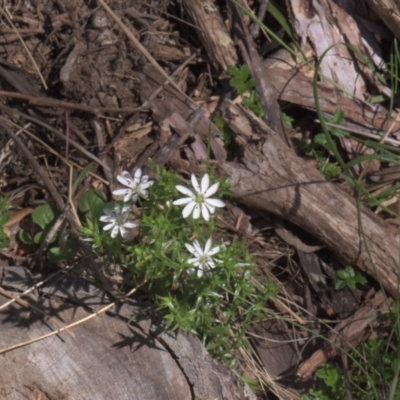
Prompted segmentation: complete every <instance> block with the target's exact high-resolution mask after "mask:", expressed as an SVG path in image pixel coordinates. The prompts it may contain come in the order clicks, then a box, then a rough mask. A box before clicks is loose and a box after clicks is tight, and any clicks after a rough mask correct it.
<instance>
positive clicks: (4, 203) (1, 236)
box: [0, 197, 10, 249]
mask: <svg viewBox="0 0 400 400" xmlns="http://www.w3.org/2000/svg"><path fill="white" fill-rule="evenodd" d="M9 209H10V204H9V201H8V200H7V199H5V198H3V197H1V198H0V249H4V248H7V247H8V246H9V245H10V240H9V239H8V236H7V235H6V233H5V232H4V225H5V224H6V222H7V221H8V217H9V214H10V212H9Z"/></svg>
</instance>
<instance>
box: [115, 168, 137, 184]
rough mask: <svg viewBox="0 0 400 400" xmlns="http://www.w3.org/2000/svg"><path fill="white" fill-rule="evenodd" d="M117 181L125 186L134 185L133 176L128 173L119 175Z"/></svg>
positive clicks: (123, 172)
mask: <svg viewBox="0 0 400 400" xmlns="http://www.w3.org/2000/svg"><path fill="white" fill-rule="evenodd" d="M117 179H118V182H120V183H122V184H123V185H125V186H131V185H132V183H133V179H132V176H131V174H130V173H129V172H128V171H122V174H121V175H118V176H117Z"/></svg>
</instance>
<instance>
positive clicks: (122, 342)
mask: <svg viewBox="0 0 400 400" xmlns="http://www.w3.org/2000/svg"><path fill="white" fill-rule="evenodd" d="M0 278H1V287H2V288H4V289H7V290H9V291H13V293H14V294H15V295H18V293H19V292H20V291H22V290H26V289H27V288H29V287H30V286H31V285H33V284H35V283H37V282H38V281H40V280H41V279H42V278H43V276H41V275H40V274H37V275H32V274H31V273H29V271H28V270H26V269H24V268H21V267H8V268H0ZM23 299H24V300H28V301H30V302H31V304H34V305H35V306H36V307H39V308H40V309H41V310H42V311H43V312H45V313H47V314H48V315H50V316H52V317H53V318H51V319H50V318H46V317H43V315H42V314H39V313H37V312H36V311H35V310H32V309H27V308H23V307H21V306H20V305H19V304H16V303H14V304H11V305H10V306H8V307H6V308H5V309H3V310H1V312H0V324H1V335H0V348H1V349H3V348H5V347H8V346H11V345H14V344H16V343H19V342H23V341H26V340H29V339H33V338H36V337H38V336H40V335H43V334H46V333H49V332H51V331H52V330H56V329H58V328H59V326H58V325H57V324H55V323H54V322H55V319H57V320H58V321H59V322H60V323H61V324H62V325H67V324H68V323H70V322H71V321H76V320H79V319H80V318H83V317H86V316H87V315H89V314H90V313H92V312H93V311H96V310H99V309H101V308H102V307H104V306H105V305H107V304H109V303H110V301H111V300H110V299H109V298H108V297H107V294H106V293H105V292H104V291H103V290H101V289H98V288H96V287H95V286H93V285H91V284H89V283H88V282H87V281H84V280H82V279H79V278H75V277H73V276H69V275H65V276H61V277H60V276H56V277H54V278H52V279H51V280H50V281H49V282H47V283H46V284H45V285H44V286H42V287H41V289H40V292H34V294H33V295H31V296H29V297H26V296H24V297H23ZM8 300H9V299H8V298H5V297H3V296H1V295H0V305H1V304H4V303H5V302H6V301H8ZM147 306H148V305H147ZM144 310H145V308H144V305H143V304H141V303H138V302H135V301H132V300H130V301H128V303H124V304H119V305H118V306H115V307H114V308H113V309H111V310H110V312H108V313H107V314H101V315H99V316H97V317H95V318H93V319H91V320H89V321H86V322H85V323H83V324H80V325H77V326H76V327H74V328H73V329H71V330H70V331H69V332H70V334H68V333H67V332H63V333H60V334H58V335H56V336H52V337H50V338H47V339H44V340H42V341H38V342H35V343H33V344H30V345H27V346H25V347H21V348H19V349H16V350H13V351H10V352H7V353H5V354H2V355H1V356H0V369H1V374H0V398H1V399H2V400H14V399H15V400H18V399H22V398H24V399H29V400H31V399H32V400H33V399H35V400H36V399H39V398H43V399H44V398H45V399H51V400H59V399H73V400H79V399H82V400H86V399H96V400H102V399H104V400H105V399H107V400H109V399H116V400H120V399H127V400H135V399H137V400H146V399H147V400H154V399H160V400H175V399H182V400H186V399H194V398H196V399H207V398H210V399H211V398H212V399H214V398H215V399H216V398H218V399H226V400H231V399H232V400H239V399H243V400H244V399H245V396H244V395H243V394H241V389H239V388H238V386H236V383H235V379H234V378H233V375H232V374H231V373H230V372H229V371H228V369H227V368H226V367H225V366H223V365H220V364H218V363H217V362H216V361H214V360H213V359H211V357H210V356H209V354H208V353H207V351H206V350H205V348H204V346H203V345H202V344H201V342H200V341H199V340H198V339H196V338H194V337H192V336H191V335H186V334H183V333H180V332H178V333H175V334H171V333H167V332H165V329H163V326H162V323H161V320H160V318H159V317H158V316H157V315H156V314H154V313H152V312H145V311H144ZM138 312H141V313H142V316H141V317H139V318H138V319H136V320H135V321H134V323H132V324H127V320H128V319H129V318H130V317H131V316H132V315H133V314H138ZM72 334H73V335H74V336H72Z"/></svg>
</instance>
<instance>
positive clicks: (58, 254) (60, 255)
mask: <svg viewBox="0 0 400 400" xmlns="http://www.w3.org/2000/svg"><path fill="white" fill-rule="evenodd" d="M78 250H79V242H78V240H76V239H71V240H68V242H67V243H65V248H64V249H62V250H61V249H60V248H59V247H52V248H51V249H50V250H49V251H48V252H47V258H48V259H49V261H50V262H52V263H53V264H58V263H61V262H65V261H68V260H70V259H71V258H72V257H73V256H74V255H75V254H76V253H77V251H78Z"/></svg>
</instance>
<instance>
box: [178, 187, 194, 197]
mask: <svg viewBox="0 0 400 400" xmlns="http://www.w3.org/2000/svg"><path fill="white" fill-rule="evenodd" d="M175 187H176V190H178V191H179V192H181V193H182V194H184V195H186V196H190V197H192V198H193V197H194V193H193V192H192V191H191V190H190V189H188V188H187V187H185V186H181V185H176V186H175Z"/></svg>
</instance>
